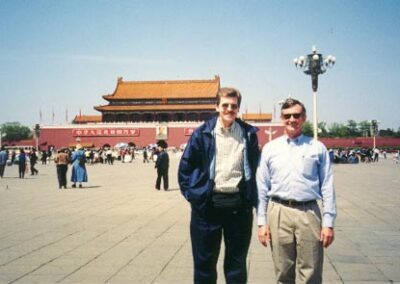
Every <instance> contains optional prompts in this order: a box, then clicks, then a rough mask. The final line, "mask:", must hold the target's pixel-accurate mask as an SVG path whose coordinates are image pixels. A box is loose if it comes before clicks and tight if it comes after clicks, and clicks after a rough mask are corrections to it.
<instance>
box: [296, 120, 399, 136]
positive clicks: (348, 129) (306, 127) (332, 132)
mask: <svg viewBox="0 0 400 284" xmlns="http://www.w3.org/2000/svg"><path fill="white" fill-rule="evenodd" d="M303 133H304V134H306V135H308V136H313V126H312V123H311V122H309V121H306V122H305V123H304V124H303ZM373 135H374V129H373V127H371V122H369V121H366V120H364V121H361V122H356V121H354V120H352V119H349V120H348V121H347V122H346V123H337V122H334V123H332V124H330V125H329V126H328V125H327V123H326V122H319V123H318V137H330V138H333V137H336V138H345V137H371V136H373ZM375 135H376V136H381V137H400V127H398V128H397V131H395V130H394V129H391V128H387V129H377V131H376V133H375Z"/></svg>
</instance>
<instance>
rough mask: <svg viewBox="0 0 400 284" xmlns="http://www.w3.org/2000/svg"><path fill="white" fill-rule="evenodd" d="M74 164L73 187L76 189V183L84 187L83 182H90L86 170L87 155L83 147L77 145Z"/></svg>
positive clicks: (73, 155)
mask: <svg viewBox="0 0 400 284" xmlns="http://www.w3.org/2000/svg"><path fill="white" fill-rule="evenodd" d="M71 163H72V170H71V171H72V174H71V181H72V187H73V188H75V187H76V183H79V187H82V183H83V182H87V181H88V174H87V170H86V155H85V151H84V150H83V148H82V145H80V144H78V145H76V150H75V151H74V153H73V154H72V157H71Z"/></svg>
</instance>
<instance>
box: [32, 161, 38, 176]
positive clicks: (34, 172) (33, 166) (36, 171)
mask: <svg viewBox="0 0 400 284" xmlns="http://www.w3.org/2000/svg"><path fill="white" fill-rule="evenodd" d="M38 172H39V171H38V170H37V169H35V164H31V174H32V175H34V174H37V173H38Z"/></svg>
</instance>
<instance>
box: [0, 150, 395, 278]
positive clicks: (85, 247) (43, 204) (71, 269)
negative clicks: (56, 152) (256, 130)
mask: <svg viewBox="0 0 400 284" xmlns="http://www.w3.org/2000/svg"><path fill="white" fill-rule="evenodd" d="M178 160H179V157H175V156H172V157H171V164H172V165H171V169H170V179H171V189H170V191H168V192H164V191H156V190H155V189H154V182H155V170H154V164H153V163H150V164H143V163H142V161H141V160H135V161H133V163H125V164H122V163H120V162H117V163H116V164H115V165H114V166H107V165H93V166H88V171H89V183H87V184H86V185H85V188H83V189H71V188H69V189H66V190H65V189H63V190H59V189H58V186H57V179H56V174H55V166H54V164H49V165H38V169H39V175H38V176H30V175H28V176H27V177H26V178H25V179H23V180H21V179H19V178H17V167H16V166H12V167H7V168H6V172H5V177H4V178H3V179H1V180H0V283H192V273H193V265H192V256H191V245H190V238H189V215H190V208H189V206H188V204H187V203H186V202H185V200H184V199H183V197H182V196H181V195H180V192H179V190H178V184H177V180H176V169H177V164H178ZM334 172H335V184H336V190H337V201H338V211H339V216H338V219H337V222H336V225H337V226H336V240H335V242H334V244H333V245H332V246H331V247H330V248H328V249H327V250H326V257H325V262H324V283H369V284H371V283H400V165H395V164H394V163H393V161H392V160H389V159H388V160H382V161H380V162H379V163H376V164H372V163H371V164H359V165H335V166H334ZM256 235H257V227H256V225H255V224H254V233H253V238H252V243H251V247H250V252H249V257H248V267H249V269H248V270H249V283H274V281H275V280H274V279H275V276H274V271H273V264H272V261H271V252H270V250H269V248H267V249H265V248H263V247H262V246H261V245H259V243H258V241H257V238H256ZM222 251H223V250H222ZM222 259H223V255H221V256H220V261H219V264H218V267H219V268H218V269H219V280H218V281H219V283H224V282H225V281H224V277H223V273H222Z"/></svg>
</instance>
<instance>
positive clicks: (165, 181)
mask: <svg viewBox="0 0 400 284" xmlns="http://www.w3.org/2000/svg"><path fill="white" fill-rule="evenodd" d="M161 178H162V179H163V184H164V189H165V190H167V189H168V169H166V170H159V169H157V180H156V189H160V187H161Z"/></svg>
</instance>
